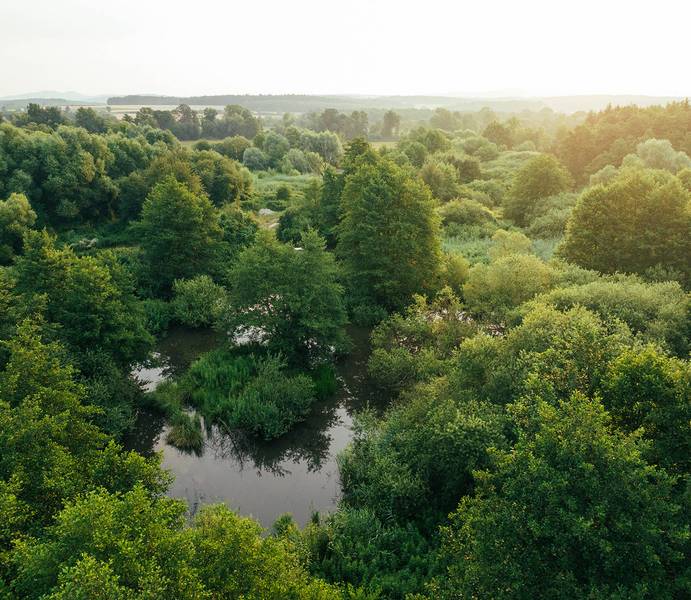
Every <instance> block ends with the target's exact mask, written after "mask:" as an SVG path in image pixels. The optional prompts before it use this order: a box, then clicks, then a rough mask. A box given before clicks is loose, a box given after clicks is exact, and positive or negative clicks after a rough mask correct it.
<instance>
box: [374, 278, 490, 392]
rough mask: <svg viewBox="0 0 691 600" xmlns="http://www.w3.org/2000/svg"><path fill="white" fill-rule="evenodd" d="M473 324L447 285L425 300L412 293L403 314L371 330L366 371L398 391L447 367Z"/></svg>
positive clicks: (383, 385) (472, 330)
mask: <svg viewBox="0 0 691 600" xmlns="http://www.w3.org/2000/svg"><path fill="white" fill-rule="evenodd" d="M476 332H477V325H476V324H475V322H474V321H473V320H472V319H471V318H469V316H468V315H467V314H466V313H465V312H463V310H462V306H461V303H460V301H459V300H458V298H456V297H455V296H454V294H453V293H452V292H451V290H450V289H449V288H446V289H444V290H442V291H441V292H439V294H437V296H436V297H435V298H434V299H433V300H432V301H431V302H428V301H427V299H426V298H424V297H423V296H416V297H415V302H414V303H413V304H412V305H411V306H410V307H408V309H407V310H406V312H405V313H403V314H394V315H391V316H390V317H388V318H387V319H385V320H384V321H382V322H381V323H380V324H379V325H377V327H375V328H374V330H373V331H372V354H371V355H370V358H369V362H368V365H367V367H368V370H369V373H370V376H371V378H372V381H373V383H374V384H375V385H377V386H379V387H380V388H382V389H385V390H387V391H389V392H399V391H401V390H403V389H405V388H408V387H410V385H411V384H413V383H415V382H419V381H426V380H429V379H430V378H432V377H434V376H436V375H439V374H441V373H443V372H444V371H445V369H446V368H448V362H449V359H450V358H451V356H452V352H453V350H454V348H456V347H457V346H458V345H459V344H460V343H461V342H462V341H463V340H464V339H465V338H467V337H469V336H471V335H474V334H475V333H476Z"/></svg>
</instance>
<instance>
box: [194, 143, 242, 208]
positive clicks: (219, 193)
mask: <svg viewBox="0 0 691 600" xmlns="http://www.w3.org/2000/svg"><path fill="white" fill-rule="evenodd" d="M192 170H193V171H194V173H196V174H197V175H198V176H199V179H200V180H201V182H202V186H203V187H204V190H205V191H206V193H207V194H208V195H209V199H210V200H211V202H212V203H213V204H214V206H223V205H224V204H227V203H230V202H235V203H236V204H238V205H239V203H240V202H242V201H243V200H247V199H249V198H250V197H251V195H252V176H251V175H250V173H249V172H248V171H247V169H245V168H243V167H242V166H241V165H240V164H239V163H237V162H235V161H233V160H231V159H229V158H226V157H224V156H222V155H220V154H218V153H217V152H213V151H212V150H204V151H201V152H195V153H194V154H193V155H192Z"/></svg>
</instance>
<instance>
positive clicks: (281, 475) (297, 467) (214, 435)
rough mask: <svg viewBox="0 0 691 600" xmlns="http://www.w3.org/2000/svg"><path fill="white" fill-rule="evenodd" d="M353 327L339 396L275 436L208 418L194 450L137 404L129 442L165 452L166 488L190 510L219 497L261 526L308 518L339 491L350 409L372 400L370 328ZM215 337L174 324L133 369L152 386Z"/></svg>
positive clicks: (203, 349)
mask: <svg viewBox="0 0 691 600" xmlns="http://www.w3.org/2000/svg"><path fill="white" fill-rule="evenodd" d="M350 334H351V338H352V339H353V343H354V347H353V352H352V353H351V355H349V356H348V357H347V358H346V359H345V360H343V361H341V362H340V363H339V364H338V366H337V370H338V375H339V383H340V385H339V391H338V393H337V394H336V396H335V397H334V398H332V399H330V400H328V401H324V402H319V403H317V404H315V406H314V407H313V410H312V411H311V413H310V415H309V417H308V418H307V420H306V421H304V422H302V423H300V424H298V425H297V426H296V427H295V428H294V429H293V430H291V431H290V432H289V433H287V434H286V435H284V436H282V437H280V438H278V439H276V440H271V441H265V440H262V439H258V438H255V437H253V436H250V435H246V434H245V433H243V432H239V431H225V430H222V429H221V428H219V427H218V426H216V425H213V426H206V427H205V428H204V433H205V440H204V447H203V450H202V452H201V454H199V455H195V454H193V453H186V452H183V451H180V450H178V449H176V448H174V447H173V446H170V445H169V444H167V443H166V441H165V439H166V434H167V431H168V427H167V425H166V423H165V420H164V419H162V418H161V417H160V416H157V415H154V414H151V413H149V412H147V411H142V413H141V414H140V415H139V418H138V421H137V426H136V428H135V431H133V432H132V435H131V436H130V437H129V438H128V440H127V444H128V446H129V447H131V448H134V449H137V450H139V451H140V452H143V453H145V454H150V453H152V452H162V453H163V466H164V467H165V468H167V469H169V470H171V471H172V472H173V474H174V475H175V482H174V483H173V485H172V487H171V490H170V495H171V496H174V497H182V498H185V499H187V501H188V503H189V505H190V508H191V510H192V512H195V511H196V510H197V509H198V508H199V506H200V505H201V504H204V503H207V502H219V501H223V502H226V503H227V504H229V505H230V506H231V507H232V508H234V509H236V510H238V511H240V512H242V513H243V514H250V515H253V516H254V517H256V518H258V519H259V520H260V521H261V522H262V523H263V524H264V525H265V526H269V525H271V523H273V521H274V520H275V519H276V518H277V517H278V516H280V515H281V514H283V513H285V512H290V513H292V514H293V516H294V517H295V519H296V520H297V521H298V522H299V523H300V524H305V523H306V522H307V520H308V519H309V518H310V516H311V514H312V512H313V511H315V510H318V511H327V510H330V509H333V508H334V507H335V505H336V502H337V499H338V494H339V492H340V488H339V483H338V472H337V467H336V461H335V456H336V454H337V453H338V452H339V451H340V450H342V449H343V448H344V447H345V446H346V445H347V444H348V442H349V441H350V438H351V435H352V433H351V426H352V415H353V413H354V412H355V411H356V410H359V409H361V408H362V407H363V406H364V405H365V404H377V399H376V398H375V397H374V396H373V395H372V394H371V391H370V388H369V387H368V386H367V381H366V378H365V377H364V375H365V372H366V360H367V356H368V350H369V348H368V333H367V331H365V330H362V329H352V330H351V331H350ZM218 342H219V339H218V337H217V336H216V334H214V333H213V332H208V331H198V330H192V329H182V328H178V329H174V330H172V331H171V332H170V333H169V334H168V336H166V338H165V339H163V340H162V341H161V343H160V344H159V346H158V349H157V350H158V353H157V356H154V357H153V359H152V361H151V362H150V363H149V364H147V365H143V366H142V367H141V368H140V369H138V370H137V373H136V374H137V376H138V377H139V379H140V380H141V381H142V382H143V384H144V385H145V386H146V387H147V389H154V388H155V386H156V384H157V383H158V382H160V381H162V380H164V379H166V378H167V377H170V376H172V375H175V374H178V373H181V372H183V371H184V370H185V369H186V368H187V367H188V366H189V364H190V363H191V362H192V361H193V360H194V359H195V358H196V357H198V356H199V355H200V354H201V353H203V352H206V351H208V350H210V349H212V348H213V347H215V346H216V345H217V344H218Z"/></svg>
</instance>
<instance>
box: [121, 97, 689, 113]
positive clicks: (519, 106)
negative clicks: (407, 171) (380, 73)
mask: <svg viewBox="0 0 691 600" xmlns="http://www.w3.org/2000/svg"><path fill="white" fill-rule="evenodd" d="M681 99H682V98H680V97H672V96H633V95H631V96H624V95H620V96H612V95H599V96H597V95H593V96H555V97H545V98H519V97H516V98H511V97H507V98H481V97H479V98H461V97H453V96H349V95H343V96H310V95H296V94H295V95H294V94H285V95H249V94H247V95H218V96H157V95H130V96H116V97H112V98H108V101H107V103H108V104H109V105H111V106H124V105H129V106H132V105H134V106H140V105H143V106H177V105H178V104H189V105H191V106H225V105H227V104H240V105H241V106H244V107H246V108H249V109H250V110H253V111H255V112H276V113H283V112H298V113H299V112H311V111H319V110H324V109H325V108H335V109H338V110H342V111H347V110H359V109H365V108H367V109H377V108H379V109H387V108H393V109H396V108H398V109H409V108H426V109H434V108H439V107H443V108H448V109H449V110H459V111H476V110H480V109H481V108H483V107H488V108H491V109H493V110H496V111H502V112H517V111H522V110H540V109H543V108H551V109H552V110H555V111H557V112H567V113H572V112H577V111H581V110H583V111H590V110H601V109H603V108H605V107H606V106H607V105H608V104H612V105H628V104H637V105H639V106H650V105H653V104H667V103H668V102H672V101H674V100H681Z"/></svg>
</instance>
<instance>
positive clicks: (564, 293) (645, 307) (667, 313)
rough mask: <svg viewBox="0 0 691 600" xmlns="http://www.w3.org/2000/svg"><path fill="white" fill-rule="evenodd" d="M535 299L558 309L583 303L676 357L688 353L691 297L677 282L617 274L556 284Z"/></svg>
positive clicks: (603, 316) (608, 320)
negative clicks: (572, 283) (591, 279)
mask: <svg viewBox="0 0 691 600" xmlns="http://www.w3.org/2000/svg"><path fill="white" fill-rule="evenodd" d="M535 302H536V303H541V304H548V305H550V306H554V307H556V308H558V309H559V310H568V309H569V308H572V307H574V306H584V307H585V308H587V309H588V310H591V311H593V312H595V313H597V314H598V315H600V317H601V318H602V319H603V320H605V321H607V322H612V321H614V320H620V321H623V322H624V323H626V324H627V325H628V326H629V328H630V329H631V331H632V332H633V333H634V334H637V335H638V336H639V337H640V338H641V339H642V340H643V341H646V342H655V343H657V344H660V345H663V346H666V347H667V348H668V349H670V350H671V351H673V352H674V353H675V354H677V355H678V356H686V355H687V354H688V352H689V339H690V338H691V324H690V323H689V319H688V314H689V304H690V300H689V296H688V295H687V294H685V293H684V290H683V289H682V288H681V286H680V285H679V284H678V283H676V282H666V283H645V282H643V281H641V280H640V279H638V278H637V277H622V276H619V277H616V278H613V279H598V280H597V281H593V282H590V283H584V284H582V285H573V286H569V287H559V288H556V289H554V290H552V291H551V292H548V293H547V294H543V295H541V296H538V298H536V299H535ZM526 310H527V308H526Z"/></svg>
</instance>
